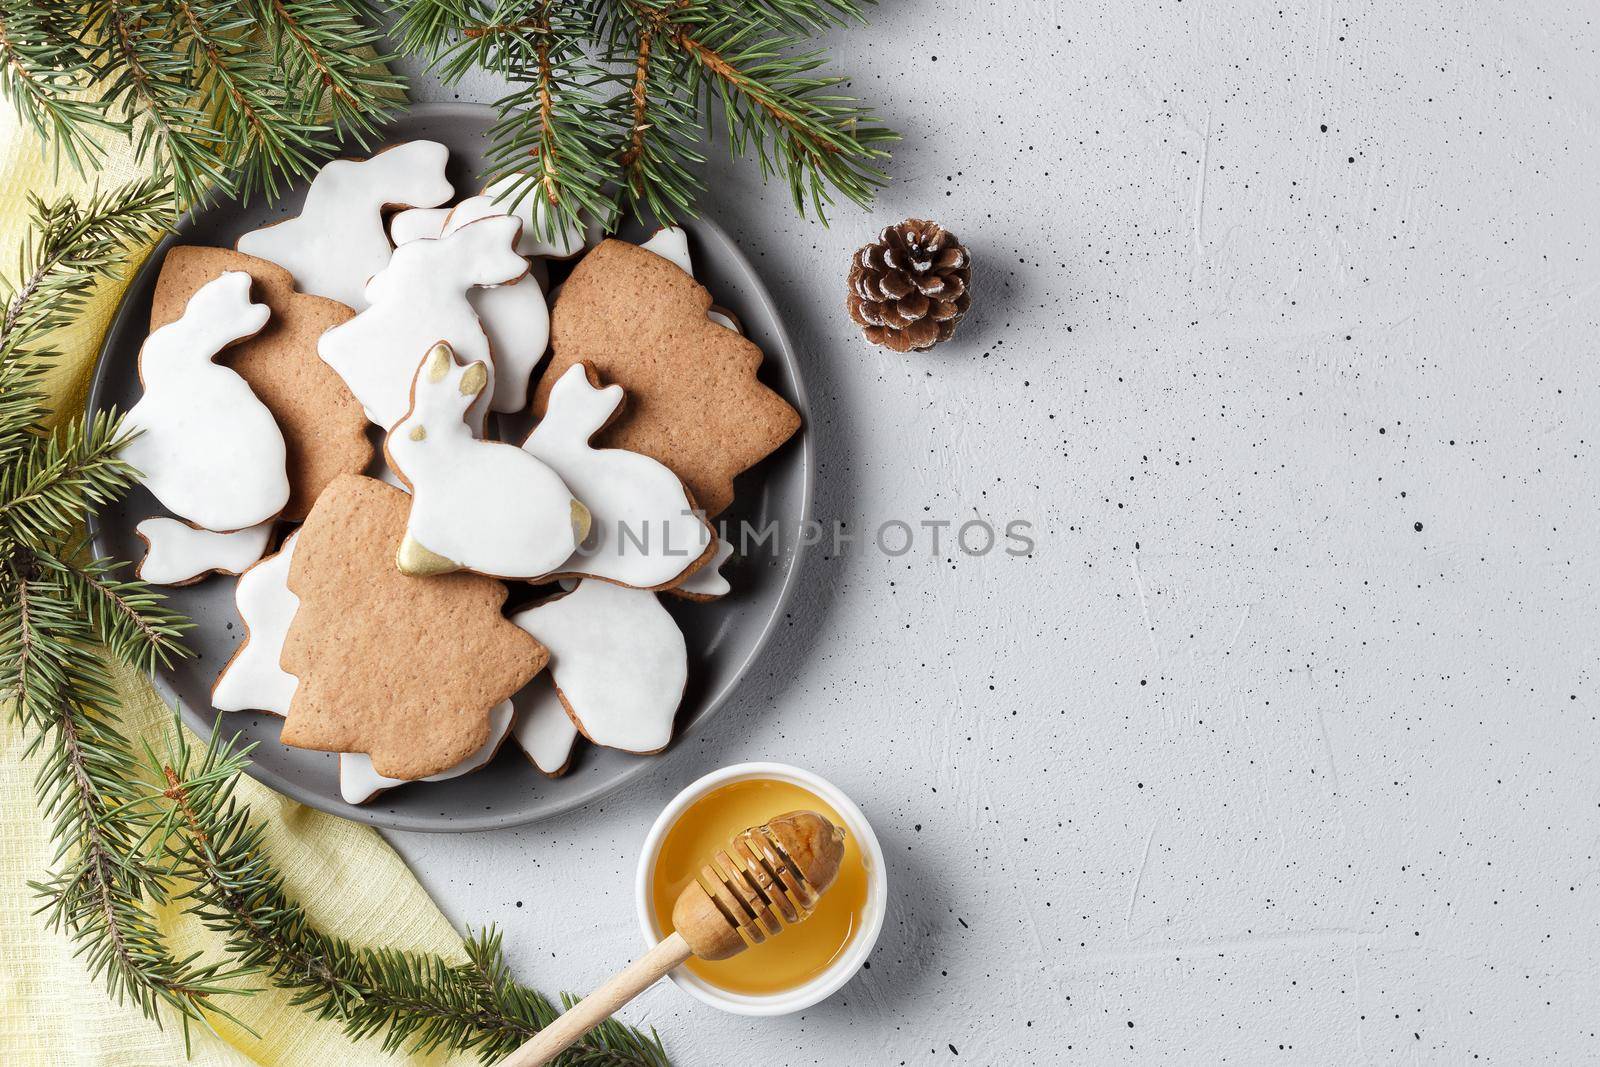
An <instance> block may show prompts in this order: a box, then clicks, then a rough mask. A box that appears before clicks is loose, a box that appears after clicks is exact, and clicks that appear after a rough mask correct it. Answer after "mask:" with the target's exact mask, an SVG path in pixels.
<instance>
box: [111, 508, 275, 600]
mask: <svg viewBox="0 0 1600 1067" xmlns="http://www.w3.org/2000/svg"><path fill="white" fill-rule="evenodd" d="M133 529H134V532H135V533H137V534H138V535H139V536H140V537H141V538H142V539H143V540H144V543H145V547H146V549H147V551H146V552H145V554H144V559H142V560H140V561H139V569H138V571H137V573H138V575H139V578H140V580H141V581H146V582H149V583H150V584H152V585H182V584H184V583H185V582H191V581H193V580H194V579H196V578H199V577H201V576H202V575H206V574H211V573H212V572H220V573H222V574H242V573H243V572H244V571H245V569H246V568H247V567H249V566H250V565H251V564H252V563H254V562H255V561H256V560H258V559H260V558H261V553H263V552H265V551H266V550H267V540H268V539H269V538H270V537H271V536H272V521H271V520H270V519H269V520H268V521H266V522H264V523H262V524H261V525H259V526H250V527H247V528H246V529H243V530H235V531H234V532H233V533H215V532H213V531H211V530H202V529H200V528H199V527H197V526H191V525H190V524H189V523H186V522H183V521H182V520H179V519H164V518H154V519H145V520H144V521H143V522H141V523H140V524H139V525H137V526H135V527H134V528H133Z"/></svg>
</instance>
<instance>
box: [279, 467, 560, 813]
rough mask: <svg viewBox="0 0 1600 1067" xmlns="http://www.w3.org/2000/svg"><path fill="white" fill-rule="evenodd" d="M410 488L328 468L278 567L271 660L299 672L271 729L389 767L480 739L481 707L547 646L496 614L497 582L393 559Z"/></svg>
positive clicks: (533, 668) (458, 754)
mask: <svg viewBox="0 0 1600 1067" xmlns="http://www.w3.org/2000/svg"><path fill="white" fill-rule="evenodd" d="M409 505H410V500H409V498H408V497H407V496H406V494H405V493H404V492H402V491H401V490H399V489H396V488H394V487H392V486H389V485H385V484H384V483H382V482H379V481H375V480H373V479H371V478H364V477H360V476H358V475H344V476H341V477H339V478H336V479H335V480H334V481H333V483H332V484H331V485H329V486H328V488H327V489H326V490H325V491H324V492H323V494H322V496H321V497H320V498H318V500H317V506H316V507H315V508H313V509H312V511H311V515H310V516H309V517H308V518H307V519H306V523H305V525H304V526H303V527H301V530H300V536H299V538H298V540H297V541H296V542H295V547H294V559H293V562H292V563H291V565H290V568H289V590H290V591H291V592H292V593H294V594H295V595H296V596H298V597H299V598H300V607H299V610H298V611H296V612H295V616H294V622H293V623H292V624H291V626H290V627H289V634H288V637H287V638H286V639H285V641H284V646H283V654H282V657H281V661H282V664H283V669H284V670H285V671H288V672H289V673H290V674H292V675H294V676H295V677H296V678H298V679H300V684H299V686H298V687H297V688H296V689H295V691H294V698H293V700H292V701H291V702H290V704H289V715H288V718H287V719H286V720H285V722H284V724H283V732H282V734H281V735H280V738H281V740H282V741H283V743H284V744H286V745H293V746H295V747H296V748H313V749H320V750H323V751H326V752H365V753H367V754H368V755H370V756H371V757H372V768H373V770H375V771H376V772H377V773H378V774H381V775H383V776H385V777H388V778H399V779H404V780H407V781H409V780H412V779H416V778H424V777H427V776H428V775H430V774H438V773H440V772H442V771H445V770H447V769H449V768H451V767H454V766H455V765H456V764H458V763H460V762H461V761H463V760H465V759H466V758H467V757H469V756H471V755H472V754H473V753H474V752H476V751H478V750H480V749H481V748H482V746H483V745H484V743H485V742H486V741H487V740H488V737H489V715H490V712H491V710H492V709H493V708H494V707H495V705H497V704H499V703H500V702H501V701H503V700H508V699H510V697H511V695H512V694H513V693H515V692H517V690H519V689H521V688H522V687H523V686H524V685H526V684H527V683H528V681H529V679H531V678H532V677H533V676H534V675H536V674H538V673H539V671H541V670H543V669H544V665H545V663H546V661H547V660H548V658H549V653H548V652H546V650H545V647H544V646H543V645H542V644H540V643H539V642H538V641H536V640H535V639H534V638H533V637H531V636H530V635H529V634H527V633H526V632H524V631H523V630H522V629H521V628H519V627H518V626H516V625H515V624H514V623H512V622H510V621H508V620H507V619H506V618H504V617H503V616H502V615H501V614H500V608H501V605H502V604H504V603H505V599H506V587H505V585H504V583H502V582H500V581H498V580H496V579H493V578H485V577H482V576H481V575H476V574H467V573H456V574H443V575H434V576H431V577H425V578H412V577H408V576H407V575H404V574H401V573H400V571H399V570H398V569H396V567H395V565H394V558H395V552H396V551H397V550H398V549H399V547H400V541H401V538H403V537H404V536H405V529H406V514H407V512H408V511H409V510H410V507H409Z"/></svg>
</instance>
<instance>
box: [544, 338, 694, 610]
mask: <svg viewBox="0 0 1600 1067" xmlns="http://www.w3.org/2000/svg"><path fill="white" fill-rule="evenodd" d="M621 406H622V389H621V387H620V386H615V385H609V386H606V387H605V388H604V389H602V388H600V385H599V382H597V381H594V380H592V378H591V376H590V374H589V371H588V368H587V366H586V365H584V364H581V363H580V364H578V365H576V366H573V367H570V368H568V370H567V373H565V374H563V375H562V376H561V379H560V381H558V382H556V384H555V386H554V387H553V388H552V389H551V390H550V402H549V405H548V406H547V407H546V409H545V416H544V418H543V419H541V420H540V421H539V424H538V425H537V426H535V427H534V429H533V433H531V434H529V435H528V439H527V441H526V442H524V444H523V446H522V447H523V448H524V449H526V450H527V451H528V452H529V453H531V454H532V455H534V456H537V457H538V458H539V459H541V460H543V461H544V462H545V463H546V464H548V465H549V467H550V469H551V470H553V471H555V472H556V474H558V475H560V476H561V480H562V481H564V482H565V483H566V485H567V488H568V489H570V490H571V491H572V492H573V494H574V495H575V496H577V498H578V499H579V500H581V501H583V503H584V506H585V507H587V508H588V509H589V514H590V516H591V520H592V522H591V527H590V531H591V533H590V537H589V538H588V539H587V540H586V541H585V542H584V545H583V547H582V548H581V549H579V550H578V553H577V554H576V555H575V556H573V557H572V559H570V560H568V561H567V562H566V563H564V564H563V565H562V566H561V568H560V572H561V573H562V574H571V575H584V576H589V577H595V578H604V579H605V580H606V581H609V582H617V583H619V584H621V585H630V586H633V587H635V588H638V589H660V588H663V587H666V586H669V585H672V584H674V583H675V582H677V581H678V580H679V579H680V578H681V577H682V576H683V575H684V574H685V573H686V572H690V571H693V570H694V568H695V567H697V566H699V565H700V564H701V563H702V562H704V561H705V559H706V558H707V553H708V552H709V551H710V548H711V541H712V539H713V535H712V532H711V528H710V527H709V526H708V525H706V522H705V520H704V519H702V518H700V516H699V514H698V512H696V510H695V505H694V501H693V500H691V499H690V498H689V491H688V490H687V489H685V488H684V485H683V482H682V481H680V480H679V478H678V476H677V475H676V474H674V473H672V471H670V470H668V469H667V468H666V467H665V466H664V465H662V464H660V463H658V462H656V461H655V460H653V459H651V458H650V457H649V456H643V455H640V454H639V453H637V452H625V451H623V450H622V449H620V448H594V447H593V446H591V445H590V444H589V439H590V438H591V437H593V436H594V435H595V434H597V433H599V432H600V429H601V427H603V426H605V425H606V423H608V422H610V421H611V419H612V417H613V416H614V415H616V413H617V410H618V409H619V408H620V407H621Z"/></svg>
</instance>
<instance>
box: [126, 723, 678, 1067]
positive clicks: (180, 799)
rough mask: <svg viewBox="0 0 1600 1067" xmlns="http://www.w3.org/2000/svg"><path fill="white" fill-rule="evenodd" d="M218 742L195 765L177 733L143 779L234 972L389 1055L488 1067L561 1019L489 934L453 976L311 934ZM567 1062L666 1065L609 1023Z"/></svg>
mask: <svg viewBox="0 0 1600 1067" xmlns="http://www.w3.org/2000/svg"><path fill="white" fill-rule="evenodd" d="M219 735H220V731H214V733H213V741H212V743H211V744H210V745H209V746H207V747H206V749H205V750H204V752H203V753H201V754H199V755H197V754H196V753H195V751H194V750H193V749H192V747H191V746H189V745H188V743H187V741H185V740H184V739H183V738H182V736H181V732H180V734H179V740H178V741H177V742H175V743H174V745H173V747H172V749H171V751H170V753H169V754H168V756H167V757H166V759H164V760H162V761H160V762H158V763H152V764H151V765H150V766H149V767H148V768H147V770H148V771H150V772H154V773H159V774H160V775H161V776H162V778H163V780H164V781H165V782H166V788H165V789H163V790H162V791H161V793H160V797H161V799H162V800H164V801H165V802H167V804H169V805H170V809H169V810H170V812H171V813H172V814H171V818H170V819H169V820H167V821H166V822H164V823H163V824H162V825H164V826H170V827H171V828H172V830H173V831H174V833H173V835H172V837H173V841H172V843H170V845H169V847H170V848H171V850H172V854H173V855H174V856H175V857H176V858H177V860H178V863H177V865H176V868H175V870H176V872H177V873H178V874H179V875H180V876H181V877H183V878H185V879H186V880H188V881H190V882H192V884H193V888H192V889H190V890H188V891H187V892H186V894H185V896H184V898H183V899H184V906H185V908H186V909H187V910H189V911H190V912H192V913H193V914H194V915H196V916H197V917H198V918H199V919H200V920H201V922H203V923H205V924H206V926H208V927H209V928H211V929H213V930H216V931H218V932H220V933H222V934H223V935H224V936H225V937H226V938H227V949H228V951H229V952H230V953H231V954H232V955H233V956H234V957H235V959H236V960H237V961H238V964H239V966H240V967H242V968H247V969H249V970H251V971H255V972H260V973H262V974H265V975H267V976H268V977H269V978H270V980H271V981H272V983H273V984H274V985H276V986H279V987H280V988H284V989H288V990H290V991H291V992H292V993H293V994H294V996H293V1003H294V1004H295V1005H297V1006H299V1007H301V1008H304V1009H305V1010H306V1011H309V1012H311V1013H312V1014H313V1015H315V1016H317V1017H318V1018H323V1019H334V1020H337V1021H339V1022H340V1023H342V1024H343V1026H344V1029H345V1032H346V1033H348V1034H349V1035H350V1036H351V1037H353V1038H365V1037H376V1038H379V1039H380V1040H381V1042H382V1044H383V1048H384V1050H385V1051H387V1052H397V1051H400V1050H401V1049H407V1050H410V1051H412V1052H418V1053H427V1052H431V1051H434V1050H436V1049H440V1048H447V1049H451V1050H468V1051H476V1052H477V1053H478V1054H479V1056H480V1057H481V1058H482V1059H483V1060H484V1062H486V1063H488V1062H493V1061H495V1060H498V1059H499V1058H501V1057H503V1056H504V1055H506V1054H507V1053H509V1052H510V1051H511V1050H512V1049H514V1048H516V1047H517V1046H518V1045H520V1044H522V1043H523V1042H524V1041H526V1040H527V1039H528V1038H530V1037H532V1036H533V1035H534V1034H535V1033H537V1032H538V1031H539V1030H540V1029H541V1028H542V1027H544V1026H547V1025H549V1023H550V1022H551V1021H552V1020H553V1019H554V1018H555V1017H556V1016H557V1015H558V1014H559V1012H558V1010H557V1009H556V1007H555V1005H554V1004H552V1003H551V1002H550V1001H549V1000H548V999H547V998H545V997H543V996H540V995H539V994H538V993H535V992H533V991H531V990H528V989H525V988H523V987H521V986H518V985H517V984H516V983H515V982H514V981H512V979H511V977H510V972H509V970H508V969H507V968H506V966H505V962H504V959H503V958H502V956H501V953H500V938H499V935H498V934H497V933H495V932H494V931H492V930H489V931H484V932H483V933H480V934H479V935H477V936H475V937H473V938H470V939H469V940H468V942H467V944H466V946H465V947H466V951H467V957H468V958H467V962H466V963H465V964H453V963H449V962H446V961H444V960H442V959H440V958H438V957H436V956H423V955H415V954H411V953H404V952H397V951H394V950H391V949H363V948H357V947H355V946H353V945H351V944H350V943H349V942H347V941H345V940H344V939H342V938H337V937H333V936H330V935H328V934H326V933H324V932H323V931H321V930H320V929H318V928H317V927H316V926H315V925H314V924H313V923H312V922H311V920H310V919H309V917H308V916H307V915H306V913H305V910H304V909H303V908H302V907H301V906H300V905H299V904H298V903H296V902H295V901H294V900H293V899H291V898H290V896H289V894H288V891H287V889H286V888H285V886H284V881H283V876H282V874H281V873H280V872H279V871H278V870H277V868H276V867H275V866H274V865H273V864H272V863H271V861H270V860H269V859H268V858H267V857H266V853H265V850H264V848H263V847H262V834H263V829H262V827H261V825H260V824H259V823H257V822H256V821H255V820H254V819H253V818H251V816H250V813H249V811H248V809H247V808H246V807H245V806H244V805H243V804H242V803H241V802H240V801H239V800H238V798H237V797H236V795H235V786H236V785H237V782H238V774H239V771H240V770H241V769H242V767H243V765H244V762H245V761H244V758H243V754H240V753H235V752H233V751H232V750H231V749H230V748H229V746H228V745H226V744H219V743H218V742H217V741H216V738H217V736H219ZM145 817H146V818H148V817H149V816H148V815H147V816H145ZM565 1062H568V1063H581V1064H593V1065H595V1067H664V1065H665V1064H666V1063H667V1060H666V1054H665V1052H664V1050H663V1049H662V1047H661V1044H660V1039H659V1038H658V1037H656V1036H655V1035H654V1034H653V1033H652V1034H651V1035H650V1036H649V1037H646V1036H645V1035H644V1034H642V1033H640V1032H639V1031H637V1030H634V1029H632V1028H630V1027H626V1026H623V1025H621V1024H618V1023H613V1024H611V1025H609V1026H607V1027H605V1028H602V1029H599V1030H596V1031H595V1032H594V1033H592V1034H590V1035H588V1036H586V1037H585V1038H584V1039H583V1040H582V1041H581V1042H580V1043H579V1044H578V1045H577V1046H576V1048H575V1050H574V1052H573V1053H572V1054H571V1056H570V1057H569V1058H568V1059H567V1060H566V1061H565Z"/></svg>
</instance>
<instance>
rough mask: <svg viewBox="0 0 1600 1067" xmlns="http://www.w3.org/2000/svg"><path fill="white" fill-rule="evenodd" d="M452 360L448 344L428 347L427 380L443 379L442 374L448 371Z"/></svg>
mask: <svg viewBox="0 0 1600 1067" xmlns="http://www.w3.org/2000/svg"><path fill="white" fill-rule="evenodd" d="M412 351H413V352H414V351H416V349H412ZM454 362H455V358H454V356H453V355H452V354H451V352H450V346H449V345H446V344H437V345H434V346H433V347H432V348H430V349H428V381H430V382H442V381H444V376H445V375H446V374H449V373H450V364H452V363H454Z"/></svg>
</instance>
